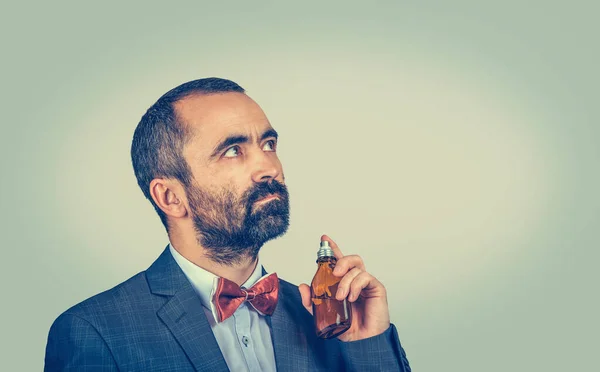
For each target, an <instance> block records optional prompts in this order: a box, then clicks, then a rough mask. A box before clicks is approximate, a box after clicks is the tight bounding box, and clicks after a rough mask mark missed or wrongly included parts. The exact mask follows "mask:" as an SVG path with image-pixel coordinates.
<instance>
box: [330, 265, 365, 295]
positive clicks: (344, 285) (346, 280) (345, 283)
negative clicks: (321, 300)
mask: <svg viewBox="0 0 600 372" xmlns="http://www.w3.org/2000/svg"><path fill="white" fill-rule="evenodd" d="M360 273H362V271H361V270H360V269H359V268H356V267H355V268H353V269H352V270H350V271H349V272H348V273H347V274H346V275H344V277H343V278H342V280H340V283H339V284H338V290H337V292H336V295H335V298H336V299H337V300H339V301H341V300H343V299H344V298H346V296H347V295H348V293H349V292H350V283H352V281H353V280H354V278H356V277H357V276H358V275H359V274H360Z"/></svg>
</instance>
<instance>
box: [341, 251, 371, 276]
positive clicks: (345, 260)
mask: <svg viewBox="0 0 600 372" xmlns="http://www.w3.org/2000/svg"><path fill="white" fill-rule="evenodd" d="M355 267H356V268H358V269H360V270H362V271H366V268H365V263H364V262H363V260H362V258H361V257H360V256H358V255H356V254H352V255H349V256H344V257H342V258H340V259H339V260H338V261H337V262H336V263H335V268H334V269H333V275H335V276H344V275H346V273H347V272H348V271H350V270H352V269H353V268H355Z"/></svg>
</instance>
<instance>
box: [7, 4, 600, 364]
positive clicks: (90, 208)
mask: <svg viewBox="0 0 600 372" xmlns="http://www.w3.org/2000/svg"><path fill="white" fill-rule="evenodd" d="M129 3H130V2H128V4H125V2H123V3H117V2H115V3H113V4H111V5H108V4H107V3H106V2H103V3H100V2H98V3H96V4H93V5H89V4H83V2H72V4H65V3H63V2H58V3H57V2H45V3H41V2H40V3H38V4H22V5H19V6H14V5H13V6H6V5H4V6H3V7H2V11H0V14H2V15H1V17H2V22H0V27H1V31H2V32H1V36H0V37H1V38H2V59H1V60H2V62H1V63H2V68H1V72H0V74H1V82H2V97H1V98H2V99H1V102H2V106H3V109H2V120H1V122H2V135H1V141H2V143H1V144H2V156H1V160H0V161H1V162H2V163H1V164H2V182H1V185H2V186H1V187H2V189H1V190H0V191H1V193H0V195H1V196H0V197H1V198H2V199H1V200H2V203H1V205H2V220H1V226H2V239H3V247H4V250H3V254H2V278H1V282H2V305H1V309H2V310H1V311H2V316H1V318H0V319H1V322H2V323H1V326H2V328H1V329H2V331H1V332H0V334H1V342H2V344H1V345H0V350H2V351H1V353H2V358H1V359H0V369H2V370H3V371H35V370H41V368H42V365H43V357H44V348H45V344H46V337H47V332H48V329H49V327H50V324H51V323H52V321H53V320H54V319H55V318H56V317H57V316H58V315H59V314H60V313H61V312H62V311H64V310H66V309H67V308H68V307H70V306H72V305H74V304H75V303H77V302H80V301H81V300H84V299H85V298H87V297H89V296H91V295H93V294H96V293H98V292H100V291H103V290H105V289H108V288H111V287H112V286H114V285H116V284H118V283H120V282H121V281H123V280H125V279H127V278H129V277H131V276H132V275H134V274H135V273H137V272H139V271H141V270H144V269H145V268H147V267H148V266H149V265H150V264H151V263H152V261H153V260H154V259H155V258H156V257H157V256H158V254H159V253H160V252H161V251H162V249H163V248H164V246H165V245H166V243H167V240H166V235H165V234H164V232H163V229H162V226H161V225H160V222H159V219H158V218H157V217H156V216H155V214H154V212H153V210H152V208H151V206H150V204H149V203H148V202H146V201H145V200H144V198H143V196H142V193H141V191H140V190H139V189H138V188H137V184H136V182H135V178H134V176H133V171H132V168H131V163H130V158H129V148H130V141H131V137H132V134H133V130H134V128H135V126H136V124H137V122H138V121H139V118H140V117H141V115H142V114H143V113H144V111H145V110H146V109H147V107H149V106H150V105H151V104H152V103H153V102H154V101H155V100H156V99H157V98H158V97H159V96H160V95H161V94H162V93H164V92H166V91H167V90H168V89H170V88H172V87H174V86H176V85H178V84H180V83H182V82H184V81H188V80H192V79H195V78H198V77H206V76H221V77H227V78H231V79H233V80H235V81H237V82H238V83H240V84H241V85H242V86H244V87H245V88H246V89H247V90H248V92H249V94H250V95H251V96H252V97H253V98H255V99H256V100H257V101H258V102H259V104H261V106H262V107H263V108H264V110H265V111H266V113H267V115H268V116H269V118H270V119H271V121H272V124H273V126H274V127H275V128H276V129H277V130H278V131H279V132H280V134H281V141H280V156H281V159H282V162H283V165H284V169H285V172H286V177H287V181H288V184H289V189H290V193H291V204H292V225H291V228H290V230H289V233H288V234H287V235H286V236H284V237H283V238H281V239H278V240H276V241H273V242H270V243H268V244H267V246H265V248H264V250H263V251H262V258H263V260H264V263H265V266H266V268H267V269H268V270H271V271H277V272H278V274H279V275H280V276H281V277H284V278H286V279H288V280H290V281H292V282H295V283H300V282H306V281H309V280H310V279H311V278H312V275H313V273H314V270H315V263H314V258H315V257H314V256H315V251H316V249H317V247H318V239H319V236H320V234H323V233H327V234H330V235H331V236H332V237H333V238H334V239H336V240H337V241H338V243H339V244H340V246H341V247H342V249H343V251H344V252H346V253H351V252H352V253H357V254H360V255H361V256H362V257H363V258H364V259H365V261H366V264H367V269H368V270H369V271H371V272H372V273H373V274H374V275H375V276H377V277H378V278H380V279H381V280H382V281H383V282H384V284H385V285H386V286H387V288H388V293H389V303H390V310H391V315H392V321H393V322H394V323H395V324H396V325H397V326H398V329H399V332H400V337H401V340H402V342H403V345H404V347H405V349H406V351H407V353H408V356H409V359H410V362H411V364H412V366H413V369H414V370H415V371H473V372H481V371H486V372H487V371H490V372H493V371H508V370H511V371H598V370H600V369H599V367H598V362H597V354H598V347H599V346H600V345H599V343H598V340H597V334H598V332H599V331H600V329H599V322H598V320H597V318H598V314H599V313H600V306H599V303H600V301H599V298H598V296H599V295H598V283H599V280H598V279H599V278H598V274H597V271H598V268H597V267H598V260H599V258H600V255H599V253H598V247H599V245H600V244H599V243H600V237H599V235H598V234H599V232H598V231H599V228H600V216H599V213H600V212H599V209H600V198H599V197H598V190H600V176H599V170H598V160H599V159H600V156H599V155H600V151H599V146H598V143H599V141H600V128H599V127H600V124H599V120H598V119H599V116H600V115H599V108H598V103H599V102H598V101H599V94H598V86H599V85H600V79H599V72H598V67H599V65H600V63H599V62H600V61H599V46H598V45H599V40H598V39H599V35H600V27H599V26H598V15H599V12H598V10H599V9H598V6H595V5H592V4H593V3H594V2H592V1H590V2H587V3H584V2H581V1H571V2H566V1H565V2H563V4H558V3H549V2H548V1H537V2H535V4H534V3H533V2H521V1H496V2H486V3H485V4H484V3H483V2H481V1H470V2H466V1H452V2H450V1H447V2H439V3H438V4H432V3H425V2H419V3H418V4H414V5H409V4H407V2H404V1H381V2H376V1H375V2H372V3H371V4H370V5H366V3H367V2H361V3H358V4H351V3H349V2H348V1H343V2H335V3H334V2H326V1H323V2H316V1H315V2H312V1H301V2H293V3H292V2H287V3H285V5H283V3H284V2H275V1H271V2H265V1H254V2H252V1H236V2H232V1H226V2H223V5H218V6H217V5H214V4H212V5H208V2H207V4H203V3H202V2H199V1H190V2H187V3H180V4H179V5H177V6H175V5H168V3H167V2H157V3H154V4H151V3H149V2H139V4H136V5H132V4H129ZM210 3H212V2H210Z"/></svg>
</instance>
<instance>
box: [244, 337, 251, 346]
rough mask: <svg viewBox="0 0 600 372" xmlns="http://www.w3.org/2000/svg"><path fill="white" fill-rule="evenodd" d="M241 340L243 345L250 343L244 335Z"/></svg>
mask: <svg viewBox="0 0 600 372" xmlns="http://www.w3.org/2000/svg"><path fill="white" fill-rule="evenodd" d="M242 342H243V343H244V346H248V343H250V339H248V337H246V336H242Z"/></svg>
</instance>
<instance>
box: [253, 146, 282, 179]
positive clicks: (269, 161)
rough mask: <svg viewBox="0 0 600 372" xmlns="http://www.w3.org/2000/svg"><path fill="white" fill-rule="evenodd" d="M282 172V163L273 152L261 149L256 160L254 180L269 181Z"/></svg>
mask: <svg viewBox="0 0 600 372" xmlns="http://www.w3.org/2000/svg"><path fill="white" fill-rule="evenodd" d="M280 173H281V163H280V162H279V159H278V158H277V155H275V154H274V153H272V152H264V151H260V154H258V155H256V162H255V164H254V169H253V171H252V181H254V182H269V181H271V180H273V179H277V178H278V177H279V174H280Z"/></svg>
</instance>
